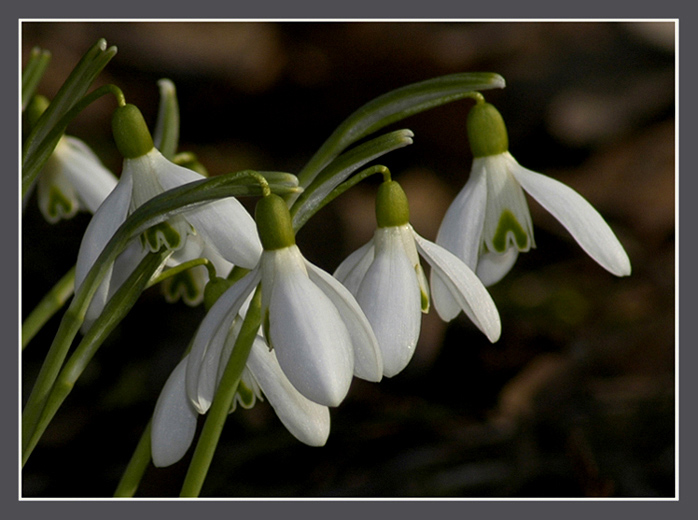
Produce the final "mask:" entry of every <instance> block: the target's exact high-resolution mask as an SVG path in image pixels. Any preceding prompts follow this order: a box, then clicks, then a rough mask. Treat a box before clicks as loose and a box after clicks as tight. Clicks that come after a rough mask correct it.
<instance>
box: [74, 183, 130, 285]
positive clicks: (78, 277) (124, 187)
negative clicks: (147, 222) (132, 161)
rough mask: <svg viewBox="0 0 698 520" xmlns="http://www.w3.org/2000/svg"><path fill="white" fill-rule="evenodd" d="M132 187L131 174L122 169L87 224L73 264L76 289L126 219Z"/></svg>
mask: <svg viewBox="0 0 698 520" xmlns="http://www.w3.org/2000/svg"><path fill="white" fill-rule="evenodd" d="M132 187H133V183H132V181H131V175H130V173H129V172H128V171H124V173H123V175H122V177H121V180H120V181H119V183H118V184H117V186H116V187H115V188H114V190H112V192H111V193H110V194H109V196H108V197H107V198H106V199H105V200H104V203H102V205H101V206H100V208H99V209H98V210H97V212H96V213H95V214H94V216H93V217H92V219H91V220H90V223H89V224H88V225H87V229H86V230H85V234H84V235H83V238H82V242H81V244H80V250H79V251H78V260H77V265H76V266H75V288H76V290H78V289H79V288H80V286H81V285H82V282H83V281H84V279H85V277H86V276H87V273H88V272H89V271H90V269H91V268H92V265H93V264H94V262H95V260H97V257H98V256H99V255H100V253H101V252H102V250H103V249H104V246H106V245H107V242H109V240H110V239H111V237H112V236H113V235H114V233H115V232H116V230H117V229H119V226H120V225H121V224H123V222H124V220H126V216H127V215H128V210H129V205H130V203H131V190H132Z"/></svg>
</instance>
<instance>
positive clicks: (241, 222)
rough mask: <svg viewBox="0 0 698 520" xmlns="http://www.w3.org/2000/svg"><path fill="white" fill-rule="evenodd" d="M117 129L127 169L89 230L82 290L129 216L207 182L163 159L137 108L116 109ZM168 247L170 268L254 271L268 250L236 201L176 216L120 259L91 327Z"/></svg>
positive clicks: (94, 307) (81, 263) (80, 270)
mask: <svg viewBox="0 0 698 520" xmlns="http://www.w3.org/2000/svg"><path fill="white" fill-rule="evenodd" d="M112 129H113V133H114V139H115V141H116V145H117V148H118V149H119V151H120V152H121V154H122V155H123V157H124V165H123V170H122V173H121V178H120V179H119V182H118V184H117V185H116V187H115V188H114V190H113V191H112V192H111V194H110V195H109V196H108V197H107V198H106V200H105V201H104V203H103V204H102V205H101V206H100V207H99V209H98V211H97V212H96V213H95V215H94V217H93V218H92V220H91V221H90V224H89V225H88V227H87V230H86V231H85V235H84V237H83V240H82V244H81V245H80V251H79V253H78V261H77V266H76V275H75V284H76V290H77V289H78V288H79V287H80V284H81V283H82V281H83V280H84V278H85V276H86V275H87V273H88V272H89V270H90V268H91V267H92V264H93V263H94V262H95V260H96V259H97V257H98V256H99V254H100V253H101V251H102V250H103V249H104V247H105V245H106V244H107V242H108V241H109V240H110V238H111V237H112V236H113V234H114V233H115V232H116V230H117V229H118V228H119V226H120V225H121V224H122V223H123V222H124V220H126V218H127V217H128V215H130V214H131V213H132V212H133V211H135V209H136V208H138V207H139V206H141V205H142V204H144V203H145V202H147V201H148V200H150V199H151V198H153V197H155V196H157V195H160V194H161V193H163V192H164V191H166V190H169V189H172V188H176V187H178V186H181V185H183V184H187V183H189V182H193V181H197V180H200V179H202V178H203V176H202V175H200V174H198V173H196V172H194V171H192V170H189V169H187V168H183V167H181V166H178V165H176V164H174V163H172V162H170V161H169V160H167V159H166V158H165V157H163V155H162V154H161V153H160V152H159V151H158V150H157V149H156V148H155V147H154V146H153V140H152V137H151V135H150V132H149V130H148V127H147V125H146V123H145V121H144V119H143V116H142V114H141V112H140V110H138V108H137V107H135V106H134V105H125V106H122V107H119V108H117V109H116V111H115V112H114V117H113V119H112ZM162 246H166V247H167V248H168V249H170V250H172V251H174V253H173V254H172V256H171V257H170V259H169V261H168V262H169V264H170V265H174V264H176V263H179V262H183V261H187V260H192V259H195V258H199V257H206V258H209V259H214V260H213V261H225V262H228V263H229V264H234V265H239V266H241V267H245V268H252V267H254V266H255V265H256V264H257V262H258V260H259V257H260V255H261V252H262V246H261V243H260V241H259V237H258V235H257V231H256V228H255V224H254V220H253V219H252V217H251V216H250V214H249V213H248V212H247V211H246V210H245V208H244V207H243V206H242V205H241V204H240V202H239V201H238V200H236V199H235V198H233V197H228V198H225V199H220V200H216V201H214V202H209V203H206V204H203V205H201V206H198V207H196V208H194V209H192V210H188V211H186V212H184V213H181V214H178V215H175V216H174V217H172V218H170V219H168V220H166V221H164V222H161V223H159V224H157V225H156V226H153V227H151V228H149V229H148V230H146V231H145V232H144V233H143V234H142V235H141V237H140V238H139V239H137V240H134V241H133V242H132V243H131V244H130V245H129V246H128V247H127V248H126V250H125V251H124V252H123V253H122V254H121V255H120V256H119V257H118V258H117V260H116V262H115V263H114V266H113V270H112V271H111V272H110V273H109V274H108V275H107V276H106V277H105V280H104V282H103V283H102V284H101V286H100V288H99V289H98V291H97V293H96V294H95V296H94V298H93V300H92V303H91V305H90V308H89V310H88V312H87V317H86V324H89V323H90V321H92V320H94V319H96V317H97V316H99V314H100V313H101V310H102V308H103V307H104V304H105V303H106V301H107V299H108V298H109V297H110V296H111V294H113V292H114V291H115V290H116V289H117V288H118V286H119V285H120V284H121V283H123V281H124V280H125V279H126V278H127V277H128V275H129V274H130V273H131V272H132V271H133V269H134V268H135V266H136V265H137V264H138V262H139V261H140V259H142V258H143V256H144V255H145V254H146V253H147V251H148V250H150V251H157V250H159V249H160V248H161V247H162Z"/></svg>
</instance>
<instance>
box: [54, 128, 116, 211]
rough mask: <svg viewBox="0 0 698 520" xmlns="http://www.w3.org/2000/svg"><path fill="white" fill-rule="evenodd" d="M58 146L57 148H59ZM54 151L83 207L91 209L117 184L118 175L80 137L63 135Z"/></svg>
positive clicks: (102, 200)
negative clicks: (107, 167) (108, 168)
mask: <svg viewBox="0 0 698 520" xmlns="http://www.w3.org/2000/svg"><path fill="white" fill-rule="evenodd" d="M59 148H60V149H59ZM55 153H58V154H59V155H60V159H61V161H62V162H63V167H64V170H63V171H64V174H65V175H66V177H68V179H69V180H70V182H71V183H72V185H73V186H75V189H76V191H77V193H78V196H79V198H80V201H81V203H82V204H83V205H84V207H85V209H87V210H89V211H91V212H92V213H94V212H95V211H97V208H99V206H100V204H102V202H104V200H105V199H106V198H107V197H108V196H109V194H110V193H111V192H112V190H113V189H114V188H115V187H116V184H117V179H116V177H115V176H114V174H113V173H112V172H110V171H109V170H107V169H106V168H105V167H104V166H103V165H102V163H101V161H100V160H99V158H98V157H97V155H95V153H94V152H93V151H92V150H91V149H90V148H89V147H88V146H87V145H86V144H85V143H84V142H82V141H81V140H80V139H76V138H74V137H70V136H64V137H63V138H62V139H61V141H60V142H59V146H56V150H55Z"/></svg>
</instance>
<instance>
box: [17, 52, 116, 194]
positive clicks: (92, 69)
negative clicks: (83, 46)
mask: <svg viewBox="0 0 698 520" xmlns="http://www.w3.org/2000/svg"><path fill="white" fill-rule="evenodd" d="M115 54H116V47H109V48H107V42H106V41H105V40H104V39H100V40H99V41H98V42H97V43H96V44H95V45H93V46H92V47H91V48H90V49H89V50H88V51H87V52H86V53H85V55H84V56H83V57H82V59H81V60H80V61H79V62H78V64H77V65H76V66H75V68H74V69H73V71H72V72H71V73H70V75H69V76H68V79H67V80H66V81H65V83H64V84H63V86H61V88H60V90H59V91H58V93H57V94H56V97H55V98H53V100H52V101H51V103H50V104H49V106H48V108H47V109H46V111H45V112H44V113H43V115H42V116H41V117H40V118H39V120H38V121H37V123H36V126H35V127H34V128H33V129H32V131H31V132H30V134H29V136H28V137H27V139H26V141H25V142H24V145H23V150H22V196H24V195H25V193H26V190H28V188H29V186H31V184H32V183H33V181H34V179H35V178H36V175H37V174H38V171H39V169H40V166H39V167H36V164H37V162H39V163H41V161H37V158H36V157H34V156H35V155H37V152H38V151H39V149H40V148H44V149H45V148H47V147H48V148H50V150H49V153H48V154H46V153H45V150H44V151H42V153H41V154H39V155H41V157H42V158H43V157H46V158H48V156H49V155H50V152H52V151H53V148H55V146H56V143H57V142H58V140H59V139H60V134H59V135H58V136H53V137H51V138H50V139H48V137H49V134H51V132H52V131H53V129H54V127H55V126H56V124H57V123H58V122H59V121H60V120H61V119H62V118H63V116H65V115H66V114H67V113H68V112H69V111H70V110H71V109H72V108H73V106H75V104H76V103H78V102H79V101H80V100H81V99H82V97H83V96H84V95H85V92H87V89H88V88H89V87H90V85H91V84H92V83H93V82H94V80H95V78H96V77H97V76H98V75H99V73H100V72H101V71H102V69H104V67H105V66H106V65H107V63H109V61H110V60H111V59H112V58H113V57H114V55H115ZM65 126H67V123H66V125H65ZM63 130H65V128H64V129H63ZM44 162H45V160H44ZM29 164H34V167H32V168H28V165H29ZM28 169H29V170H30V171H31V174H28V173H27V170H28Z"/></svg>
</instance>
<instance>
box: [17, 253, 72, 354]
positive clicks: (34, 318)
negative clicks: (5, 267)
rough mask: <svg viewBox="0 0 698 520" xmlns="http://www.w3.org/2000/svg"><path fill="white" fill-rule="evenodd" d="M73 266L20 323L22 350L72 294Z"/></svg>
mask: <svg viewBox="0 0 698 520" xmlns="http://www.w3.org/2000/svg"><path fill="white" fill-rule="evenodd" d="M74 288H75V266H73V267H72V268H71V269H70V270H69V271H68V272H67V273H66V274H65V275H64V276H63V278H61V279H60V280H59V281H58V283H57V284H56V285H54V286H53V288H52V289H51V290H50V291H49V292H48V293H46V295H45V296H44V298H43V299H42V300H41V301H40V302H39V304H38V305H37V306H36V307H35V308H34V310H33V311H32V312H31V314H29V316H27V318H26V319H25V320H24V323H22V350H24V347H26V346H27V344H28V343H29V342H30V341H31V340H32V338H33V337H34V336H35V335H36V334H37V332H39V331H40V330H41V328H42V327H43V326H44V325H46V322H47V321H48V320H49V319H51V317H52V316H53V315H54V314H56V312H58V310H59V309H60V308H61V307H63V305H64V304H65V302H67V301H68V298H70V297H71V296H72V295H73V290H74Z"/></svg>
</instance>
